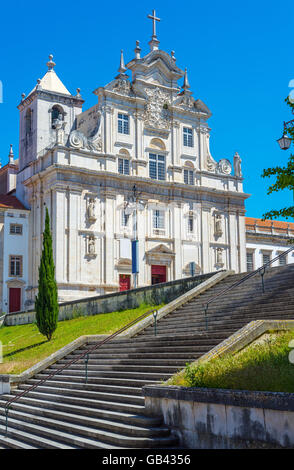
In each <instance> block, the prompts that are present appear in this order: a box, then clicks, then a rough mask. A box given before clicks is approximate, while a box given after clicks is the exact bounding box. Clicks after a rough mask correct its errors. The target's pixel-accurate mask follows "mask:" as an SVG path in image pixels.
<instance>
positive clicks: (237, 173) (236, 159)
mask: <svg viewBox="0 0 294 470" xmlns="http://www.w3.org/2000/svg"><path fill="white" fill-rule="evenodd" d="M241 162H242V160H241V158H240V155H239V154H238V152H236V153H235V155H234V175H235V176H238V177H239V178H241V177H242V169H241Z"/></svg>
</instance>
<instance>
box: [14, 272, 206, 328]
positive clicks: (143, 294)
mask: <svg viewBox="0 0 294 470" xmlns="http://www.w3.org/2000/svg"><path fill="white" fill-rule="evenodd" d="M213 275H215V273H210V274H202V275H198V276H193V277H187V278H184V279H178V280H176V281H170V282H165V283H162V284H155V285H153V286H146V287H140V288H138V289H131V290H128V291H123V292H114V293H112V294H106V295H100V296H95V297H88V298H87V299H81V300H74V301H71V302H64V303H61V304H59V320H60V321H62V320H70V319H72V318H76V317H81V316H86V315H97V314H99V313H110V312H115V311H119V310H126V309H131V308H136V307H139V306H140V305H141V304H143V303H146V304H150V305H159V304H161V303H168V302H171V301H172V300H174V299H176V298H177V297H179V296H180V295H182V294H184V293H185V292H187V291H189V290H190V289H192V288H193V287H195V286H197V285H199V284H201V283H202V282H203V281H205V280H206V279H209V278H210V277H212V276H213ZM35 318H36V314H35V312H34V311H29V312H19V313H9V314H8V315H7V316H6V318H5V325H7V326H11V325H22V324H26V323H34V322H35Z"/></svg>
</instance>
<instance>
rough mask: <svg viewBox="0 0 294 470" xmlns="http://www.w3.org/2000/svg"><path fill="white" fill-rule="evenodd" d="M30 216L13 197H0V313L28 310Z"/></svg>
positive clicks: (5, 195) (29, 303)
mask: <svg viewBox="0 0 294 470" xmlns="http://www.w3.org/2000/svg"><path fill="white" fill-rule="evenodd" d="M29 213H30V211H29V210H28V209H26V208H25V207H24V205H23V204H22V203H21V202H20V201H19V200H18V199H17V198H16V197H15V196H12V195H7V194H0V312H1V311H2V312H5V313H7V312H18V311H22V310H28V309H29V308H30V305H31V304H33V302H32V300H31V299H28V298H27V296H26V292H27V286H28V273H29V266H28V263H29V254H28V247H29Z"/></svg>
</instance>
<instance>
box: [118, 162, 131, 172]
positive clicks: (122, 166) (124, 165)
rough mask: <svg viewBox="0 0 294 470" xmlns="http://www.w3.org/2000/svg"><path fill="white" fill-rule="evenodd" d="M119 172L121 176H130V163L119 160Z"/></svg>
mask: <svg viewBox="0 0 294 470" xmlns="http://www.w3.org/2000/svg"><path fill="white" fill-rule="evenodd" d="M118 172H119V173H120V174H121V175H129V174H130V162H129V160H127V159H125V158H119V159H118Z"/></svg>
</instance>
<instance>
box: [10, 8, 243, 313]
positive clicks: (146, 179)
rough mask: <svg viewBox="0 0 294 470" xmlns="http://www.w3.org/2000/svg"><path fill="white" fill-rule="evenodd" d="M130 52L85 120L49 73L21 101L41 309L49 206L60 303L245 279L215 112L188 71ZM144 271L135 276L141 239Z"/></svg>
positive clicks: (239, 195)
mask: <svg viewBox="0 0 294 470" xmlns="http://www.w3.org/2000/svg"><path fill="white" fill-rule="evenodd" d="M151 18H152V21H153V34H152V37H151V40H150V42H149V46H150V52H149V53H148V54H147V55H145V56H143V57H142V56H141V48H140V45H139V42H138V41H137V42H136V47H135V50H134V57H133V59H132V60H131V61H130V62H129V63H127V64H125V62H124V57H123V52H121V57H120V65H119V69H118V73H117V75H116V76H115V78H114V79H113V80H112V81H111V82H110V83H108V84H107V85H106V86H101V87H98V88H96V89H95V91H94V93H95V95H96V96H97V104H95V105H94V106H93V107H91V108H89V109H86V110H83V106H84V101H83V99H82V97H81V95H80V90H79V89H78V90H77V93H76V94H71V93H70V92H69V91H68V90H67V88H66V87H65V86H64V84H63V83H62V81H61V80H60V79H59V78H58V76H57V74H56V72H55V63H54V62H53V56H49V62H48V63H47V66H48V71H47V73H46V74H45V76H44V77H43V78H42V79H41V80H38V82H37V84H36V86H35V87H34V89H33V90H32V91H31V92H30V93H29V94H28V95H27V96H25V95H22V100H21V102H20V104H19V106H18V108H19V112H20V148H19V162H18V164H19V170H18V174H17V183H16V193H15V195H16V197H17V200H18V201H20V202H21V203H22V205H23V207H24V208H25V209H29V215H28V236H27V240H28V242H27V243H28V246H27V247H26V248H25V251H26V254H27V256H28V266H27V279H26V281H25V284H26V285H25V288H24V289H23V292H22V299H23V301H22V306H23V305H29V304H31V305H33V302H34V298H35V295H36V293H37V288H38V268H39V260H40V256H41V251H42V233H43V230H44V218H45V210H46V207H47V208H48V210H49V215H50V220H51V227H52V236H53V250H54V256H55V266H56V281H57V285H58V293H59V300H60V301H67V300H73V299H78V298H82V297H89V296H92V295H100V294H105V293H110V292H114V291H117V290H119V289H121V290H123V289H128V288H132V287H134V282H135V285H136V286H138V287H142V286H146V285H150V284H152V283H156V282H165V281H171V280H174V279H179V278H182V277H186V276H189V275H191V274H192V275H193V274H197V273H207V272H212V271H216V270H219V269H232V270H234V271H235V272H243V271H246V240H245V207H244V201H245V199H246V198H247V197H248V195H247V194H245V193H244V192H243V178H242V172H241V160H240V157H239V155H238V154H237V153H236V154H235V155H234V156H233V161H232V163H231V162H230V161H229V160H228V159H225V158H222V159H221V160H219V161H216V160H215V159H214V158H213V157H212V155H211V153H210V147H209V138H210V128H209V124H208V121H209V118H210V116H211V112H210V110H209V109H208V107H207V106H206V105H205V104H204V102H203V101H202V100H200V99H195V98H194V97H193V94H192V91H191V89H190V85H189V82H188V75H187V70H182V69H180V68H179V67H178V66H177V64H176V59H175V55H174V52H172V53H171V54H168V53H166V52H164V51H162V50H160V48H159V40H158V38H157V35H156V30H155V24H156V23H155V22H156V21H157V20H158V19H157V18H156V17H155V12H154V13H153V16H151ZM134 239H137V240H138V242H137V243H138V266H139V272H138V274H137V275H136V277H135V276H133V275H132V261H131V260H132V253H131V247H132V244H131V242H132V240H134Z"/></svg>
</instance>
